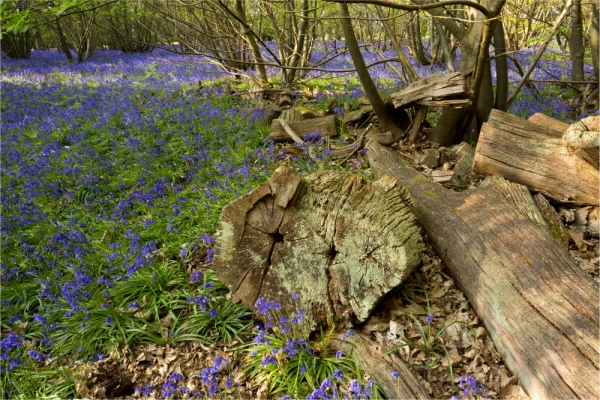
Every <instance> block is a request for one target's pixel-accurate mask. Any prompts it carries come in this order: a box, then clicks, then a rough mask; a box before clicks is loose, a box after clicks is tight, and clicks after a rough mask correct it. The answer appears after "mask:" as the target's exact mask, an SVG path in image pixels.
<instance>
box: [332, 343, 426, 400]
mask: <svg viewBox="0 0 600 400" xmlns="http://www.w3.org/2000/svg"><path fill="white" fill-rule="evenodd" d="M329 345H330V346H331V347H332V348H333V349H334V350H337V351H343V352H344V353H345V354H347V355H348V356H351V357H355V359H356V360H357V361H358V365H359V366H360V368H361V370H363V371H368V373H369V375H370V376H371V377H373V379H374V380H375V382H376V383H377V384H378V385H379V387H381V388H382V389H383V391H384V392H385V393H386V395H387V397H386V398H388V399H411V400H414V399H430V398H431V397H430V396H429V393H427V391H426V390H425V389H424V388H423V387H422V386H421V385H420V384H419V381H418V380H417V379H416V378H415V376H414V375H413V374H412V372H411V371H410V370H409V369H408V368H407V367H406V366H405V365H404V362H403V361H402V360H401V359H400V358H399V357H398V356H396V355H394V354H389V355H387V356H385V357H383V351H382V348H381V346H380V345H379V344H377V343H375V342H374V341H372V340H371V339H369V338H368V337H367V336H365V335H362V334H360V333H359V334H357V335H355V336H350V337H348V338H346V339H345V340H344V341H341V340H339V339H335V338H332V339H331V340H330V341H329ZM394 371H395V372H397V373H398V379H399V381H400V385H399V386H398V381H397V380H396V379H394V378H393V377H392V375H391V374H392V372H394ZM398 389H399V390H400V393H398Z"/></svg>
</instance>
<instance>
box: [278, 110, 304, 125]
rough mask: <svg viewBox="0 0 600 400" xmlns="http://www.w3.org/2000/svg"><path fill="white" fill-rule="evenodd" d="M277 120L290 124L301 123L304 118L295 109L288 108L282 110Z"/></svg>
mask: <svg viewBox="0 0 600 400" xmlns="http://www.w3.org/2000/svg"><path fill="white" fill-rule="evenodd" d="M279 119H280V120H283V121H285V122H287V123H290V122H298V121H302V120H304V119H305V118H304V115H302V113H301V112H299V111H298V110H296V109H295V108H288V109H287V110H283V111H282V112H281V117H279Z"/></svg>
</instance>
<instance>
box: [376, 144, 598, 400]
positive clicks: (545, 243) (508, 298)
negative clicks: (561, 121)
mask: <svg viewBox="0 0 600 400" xmlns="http://www.w3.org/2000/svg"><path fill="white" fill-rule="evenodd" d="M367 149H368V151H367V155H368V157H369V161H370V163H371V166H372V167H373V169H374V171H375V173H376V175H377V176H379V177H381V176H384V175H390V176H393V177H394V178H396V179H397V180H398V182H399V183H400V184H402V185H404V186H406V187H410V192H411V195H412V197H413V199H414V201H415V204H416V206H415V214H416V215H417V218H418V220H419V222H420V224H421V225H422V226H423V228H424V229H425V231H426V232H427V234H428V236H429V237H430V238H431V240H432V242H433V245H434V247H435V249H436V252H437V254H439V255H440V257H441V258H442V259H443V261H444V263H445V265H446V267H447V269H448V271H449V273H450V275H451V276H452V277H453V278H454V279H455V281H456V283H457V285H458V286H459V287H460V288H461V290H462V291H463V292H464V293H465V295H466V296H467V298H468V299H470V301H471V306H472V307H473V309H474V311H475V312H476V313H477V315H478V316H479V317H480V318H481V320H482V322H483V324H484V326H485V328H486V330H487V331H488V332H489V333H490V335H491V337H492V339H493V340H494V343H495V345H496V347H497V348H498V350H499V351H500V353H501V354H502V356H503V358H504V361H505V363H506V365H507V367H508V368H509V369H510V370H511V371H512V372H513V373H514V374H515V375H517V376H518V378H519V380H520V384H521V386H522V387H523V388H524V389H525V390H526V391H527V393H528V394H529V395H530V396H531V398H532V399H566V398H584V399H597V398H599V397H600V387H599V383H598V373H599V355H600V344H599V340H598V329H599V327H600V326H599V317H598V313H599V308H598V303H599V301H600V298H599V296H598V289H599V287H598V282H596V281H595V280H594V279H592V278H591V277H590V275H588V274H587V273H585V272H584V271H583V270H581V269H580V268H579V267H578V266H577V265H576V264H575V263H574V261H573V260H572V259H571V257H570V256H569V255H568V254H567V253H566V252H565V250H564V249H562V248H561V247H560V245H559V244H558V243H557V242H556V241H555V240H554V238H553V237H552V235H551V234H550V232H549V230H548V228H547V226H546V223H545V222H544V220H543V218H542V216H541V215H540V213H539V211H538V210H537V209H536V206H535V204H534V201H533V199H532V197H531V194H530V193H529V191H528V190H527V188H525V187H524V186H522V185H519V184H515V183H511V182H508V181H507V180H505V179H503V178H501V177H492V178H488V179H487V180H486V181H485V182H484V183H483V184H482V186H481V187H479V188H477V189H474V190H468V191H466V192H462V193H456V192H450V191H448V190H446V189H444V188H443V187H442V186H441V185H439V184H436V183H433V182H430V181H429V180H428V179H426V178H425V177H424V176H423V175H421V174H419V173H418V172H417V171H415V170H414V169H412V168H410V167H408V166H407V165H408V164H407V163H406V162H404V161H403V160H401V159H400V158H399V156H398V155H397V154H395V153H393V152H392V151H390V150H389V149H387V148H384V147H382V146H380V145H378V144H377V143H375V142H374V141H370V142H369V144H368V145H367Z"/></svg>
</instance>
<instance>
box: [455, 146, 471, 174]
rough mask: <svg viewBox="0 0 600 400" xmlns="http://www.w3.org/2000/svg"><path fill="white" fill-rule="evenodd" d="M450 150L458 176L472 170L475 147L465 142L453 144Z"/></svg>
mask: <svg viewBox="0 0 600 400" xmlns="http://www.w3.org/2000/svg"><path fill="white" fill-rule="evenodd" d="M450 152H451V153H452V154H453V155H455V156H456V157H457V158H456V161H455V163H454V171H455V172H456V174H457V175H458V176H467V175H469V174H470V173H471V172H473V158H474V156H475V149H474V148H473V146H471V145H470V144H469V143H467V142H462V143H459V144H457V145H456V146H454V147H453V148H452V149H451V150H450Z"/></svg>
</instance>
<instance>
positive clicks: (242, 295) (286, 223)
mask: <svg viewBox="0 0 600 400" xmlns="http://www.w3.org/2000/svg"><path fill="white" fill-rule="evenodd" d="M415 222H416V220H415V217H414V215H413V213H412V211H411V206H410V197H409V196H408V192H407V190H406V189H404V188H401V187H400V186H399V185H397V183H396V181H395V180H394V179H392V178H389V177H388V178H384V179H380V180H379V181H377V182H369V181H365V180H363V179H362V178H361V177H360V176H358V175H354V174H348V173H340V172H333V171H325V172H321V173H316V174H312V175H309V176H306V177H301V176H300V174H299V173H298V172H297V171H296V170H294V169H293V168H290V167H281V168H278V169H277V170H276V171H275V173H274V174H273V176H272V177H271V179H269V180H268V181H267V182H265V183H263V184H261V185H260V186H258V187H257V188H256V189H254V190H253V191H251V192H250V193H248V194H247V195H245V196H242V197H240V198H239V199H237V200H235V201H234V202H233V203H231V204H229V205H228V206H227V207H225V208H224V209H223V212H222V214H221V218H220V219H219V224H218V232H217V239H216V252H215V263H214V270H215V273H216V274H217V276H218V278H219V279H220V280H221V281H222V282H223V283H224V284H225V285H227V286H228V287H229V288H230V290H231V291H232V292H233V295H234V299H236V300H241V301H243V302H244V303H245V304H246V305H248V306H250V307H253V305H254V303H255V302H256V299H257V298H259V297H265V298H267V299H269V300H274V301H277V302H279V303H281V304H282V305H283V308H284V310H283V315H286V314H287V315H289V314H290V313H291V312H293V311H296V310H297V308H298V305H297V304H296V303H295V302H293V301H292V300H291V298H290V295H291V294H292V293H296V294H298V295H300V297H301V299H302V301H301V304H302V306H303V307H304V308H306V309H307V317H308V319H309V324H310V326H311V328H313V329H314V328H316V327H317V326H324V325H328V324H331V323H336V324H337V325H338V326H340V325H341V326H344V325H346V326H349V325H353V324H355V323H360V322H363V321H365V320H366V319H367V318H368V316H369V314H370V313H371V311H372V310H373V308H374V307H375V306H376V304H377V303H378V301H379V299H380V298H381V297H382V296H383V295H384V294H386V293H387V292H388V291H389V290H391V289H393V288H394V287H395V286H398V285H399V284H400V283H401V282H402V280H403V279H404V278H405V277H406V276H408V275H409V274H410V273H411V271H412V270H413V269H414V268H415V267H416V266H417V265H418V264H419V262H420V251H421V248H422V240H421V236H420V229H419V228H418V227H417V225H416V223H415Z"/></svg>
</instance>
